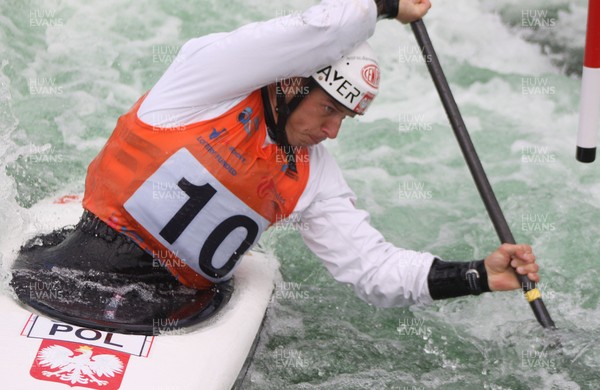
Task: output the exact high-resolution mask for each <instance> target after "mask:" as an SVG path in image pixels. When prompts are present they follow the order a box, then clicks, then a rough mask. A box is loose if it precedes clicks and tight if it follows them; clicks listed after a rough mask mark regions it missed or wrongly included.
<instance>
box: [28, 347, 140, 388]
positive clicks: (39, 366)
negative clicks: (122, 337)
mask: <svg viewBox="0 0 600 390" xmlns="http://www.w3.org/2000/svg"><path fill="white" fill-rule="evenodd" d="M44 341H46V340H44ZM69 344H71V343H62V345H57V344H53V345H47V346H45V345H44V344H42V345H41V346H40V349H39V351H38V354H37V356H36V358H35V361H34V364H33V366H32V368H31V375H32V376H33V377H34V378H37V379H42V380H49V381H54V382H60V383H64V384H67V385H69V386H83V387H89V388H93V389H107V390H108V389H118V388H119V387H120V384H121V380H122V377H123V373H124V371H125V367H126V365H127V362H128V360H129V356H128V355H126V354H120V353H119V352H115V351H111V350H108V349H105V348H101V347H90V346H89V345H78V344H72V345H73V347H72V348H74V349H72V348H69ZM96 350H101V351H100V352H97V351H96ZM117 355H122V356H121V357H119V356H117ZM123 355H124V356H123ZM115 385H116V386H115Z"/></svg>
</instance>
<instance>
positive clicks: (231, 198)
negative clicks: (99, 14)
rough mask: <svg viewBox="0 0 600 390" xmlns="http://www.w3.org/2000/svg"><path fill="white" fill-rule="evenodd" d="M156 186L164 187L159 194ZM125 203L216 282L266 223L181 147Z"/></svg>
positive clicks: (156, 234)
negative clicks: (169, 193)
mask: <svg viewBox="0 0 600 390" xmlns="http://www.w3.org/2000/svg"><path fill="white" fill-rule="evenodd" d="M157 189H158V191H163V193H159V194H158V195H160V196H157ZM164 191H175V192H176V193H177V194H178V195H177V196H165V193H164ZM124 207H125V210H127V212H128V213H129V214H131V216H132V217H133V218H134V219H135V220H136V221H137V222H138V223H139V224H140V225H142V226H143V227H144V228H145V229H146V230H147V231H148V232H149V233H150V234H152V235H153V236H154V237H155V238H156V239H157V240H158V241H159V242H160V243H161V244H163V245H164V246H165V247H166V248H167V249H169V250H170V251H171V252H173V253H174V254H176V256H177V257H179V258H180V259H181V260H182V261H183V262H185V264H186V265H188V266H189V267H191V268H192V269H193V270H194V271H196V272H198V273H199V274H201V275H203V276H204V277H205V278H207V279H209V280H211V281H215V282H216V281H221V280H226V279H228V278H230V277H231V274H232V273H233V269H234V268H235V266H236V265H237V262H238V260H239V259H240V257H241V256H242V255H243V254H244V253H245V252H246V251H247V250H248V249H250V247H251V246H252V245H254V244H255V243H256V241H258V239H259V237H260V235H261V234H262V233H263V232H264V231H265V230H266V229H267V227H268V226H269V221H268V220H267V219H266V218H264V217H262V216H261V215H260V214H258V213H257V212H255V211H254V210H252V209H251V208H250V207H249V206H248V205H246V204H245V203H244V202H243V201H241V200H240V199H239V198H238V197H237V196H236V195H235V194H234V193H232V192H231V191H229V190H228V189H227V188H226V187H225V186H223V185H222V184H221V183H220V182H219V180H217V179H216V178H215V177H214V176H213V175H212V174H211V173H210V172H209V171H208V170H207V169H206V168H205V167H204V166H203V165H202V163H200V162H199V161H198V160H197V159H196V158H195V157H194V156H193V155H192V154H191V153H190V152H189V151H188V150H187V149H185V148H182V149H180V150H179V151H177V152H176V153H174V154H173V155H172V156H171V157H170V158H169V159H167V160H166V161H165V162H164V163H163V164H162V165H161V166H160V167H159V168H158V169H157V171H156V172H155V173H154V174H152V175H151V176H150V177H149V178H148V179H147V180H146V181H145V182H144V183H143V184H142V185H141V186H140V187H139V188H138V189H137V190H136V192H135V193H134V194H133V195H132V196H131V198H129V199H128V200H127V201H126V202H125V205H124Z"/></svg>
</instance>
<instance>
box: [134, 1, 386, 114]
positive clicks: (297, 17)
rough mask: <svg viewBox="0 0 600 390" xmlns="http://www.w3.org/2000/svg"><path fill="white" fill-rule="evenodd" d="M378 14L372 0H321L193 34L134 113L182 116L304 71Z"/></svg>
mask: <svg viewBox="0 0 600 390" xmlns="http://www.w3.org/2000/svg"><path fill="white" fill-rule="evenodd" d="M376 21H377V10H376V7H375V3H374V1H373V0H323V1H322V2H321V3H320V4H318V5H315V6H313V7H311V8H309V9H308V10H306V11H305V12H303V13H298V14H290V15H287V16H284V17H281V18H276V19H272V20H268V21H265V22H258V23H251V24H247V25H245V26H242V27H240V28H238V29H237V30H235V31H232V32H229V33H215V34H210V35H207V36H204V37H200V38H196V39H192V40H190V41H188V42H187V43H186V44H184V45H183V46H182V48H181V50H180V52H179V54H178V55H177V57H176V58H175V60H174V61H173V63H172V64H171V65H170V66H169V68H168V69H167V70H166V72H165V74H164V75H163V76H162V77H161V79H160V80H159V81H158V82H157V83H156V85H155V86H154V87H153V88H152V90H151V91H150V92H149V94H148V96H147V97H146V99H145V101H144V102H143V104H142V106H141V107H140V110H139V112H138V115H139V117H140V119H142V120H144V121H145V122H147V123H150V124H153V125H159V124H161V123H165V122H166V123H174V122H178V123H179V124H187V123H190V121H192V120H195V119H197V118H196V117H195V115H196V114H197V113H198V112H201V111H202V110H204V109H211V107H210V106H211V105H215V104H219V103H223V102H227V101H231V100H235V99H238V100H239V98H240V97H243V96H246V95H248V94H249V93H250V92H252V91H255V90H256V89H259V88H261V87H263V86H265V85H268V84H270V83H272V82H274V81H276V80H278V79H283V78H286V77H293V76H303V77H308V76H310V75H311V74H312V73H314V72H315V71H316V70H318V69H319V68H321V67H323V66H326V65H329V64H331V63H333V62H335V61H336V60H337V59H339V58H340V57H341V56H342V55H343V54H345V53H347V52H349V51H350V50H352V49H353V48H354V47H356V46H357V45H358V44H360V43H362V42H364V41H365V40H367V39H368V38H369V37H370V36H371V35H372V34H373V32H374V31H375V23H376ZM231 104H234V102H232V103H230V104H229V106H231Z"/></svg>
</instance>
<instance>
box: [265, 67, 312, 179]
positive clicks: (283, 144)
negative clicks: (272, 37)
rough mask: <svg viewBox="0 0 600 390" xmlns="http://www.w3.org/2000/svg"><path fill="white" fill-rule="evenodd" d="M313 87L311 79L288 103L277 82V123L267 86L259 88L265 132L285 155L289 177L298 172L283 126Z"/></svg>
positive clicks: (294, 154) (294, 156) (291, 147)
mask: <svg viewBox="0 0 600 390" xmlns="http://www.w3.org/2000/svg"><path fill="white" fill-rule="evenodd" d="M313 86H314V80H313V79H312V78H310V79H308V83H307V84H305V85H304V86H303V88H302V90H301V91H300V92H301V93H296V94H295V96H294V97H293V98H292V100H290V102H289V103H288V102H286V101H285V98H286V95H285V93H284V92H283V88H282V86H281V82H279V81H278V82H277V84H276V86H275V91H276V100H277V106H276V107H275V112H277V121H275V118H274V117H273V109H272V106H271V100H270V99H269V90H268V86H264V87H262V88H261V95H262V98H263V105H264V111H265V122H266V124H267V131H268V133H269V136H270V137H271V138H272V139H273V140H274V141H275V143H276V144H277V146H279V147H280V148H281V149H282V150H283V152H284V153H285V157H286V161H287V170H286V174H289V175H295V174H296V173H298V171H297V169H296V152H295V150H294V149H295V148H294V147H293V146H291V145H290V144H289V142H288V138H287V133H286V131H285V126H286V124H287V121H288V119H289V117H290V115H292V112H294V110H295V109H296V108H297V107H298V105H299V104H300V102H302V100H303V99H304V98H305V97H306V96H307V95H308V93H309V92H310V90H311V89H312V88H313Z"/></svg>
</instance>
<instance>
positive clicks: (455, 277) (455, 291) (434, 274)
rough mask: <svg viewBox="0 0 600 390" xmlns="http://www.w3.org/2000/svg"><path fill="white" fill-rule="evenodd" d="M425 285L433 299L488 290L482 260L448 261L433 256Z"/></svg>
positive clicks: (476, 293)
mask: <svg viewBox="0 0 600 390" xmlns="http://www.w3.org/2000/svg"><path fill="white" fill-rule="evenodd" d="M427 285H428V286H429V294H430V295H431V297H432V298H433V299H445V298H455V297H461V296H464V295H479V294H481V293H482V292H489V291H490V287H489V286H488V279H487V272H486V270H485V265H484V264H483V260H479V261H471V262H449V261H442V260H440V259H438V258H435V259H434V260H433V264H431V269H430V270H429V276H428V277H427Z"/></svg>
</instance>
